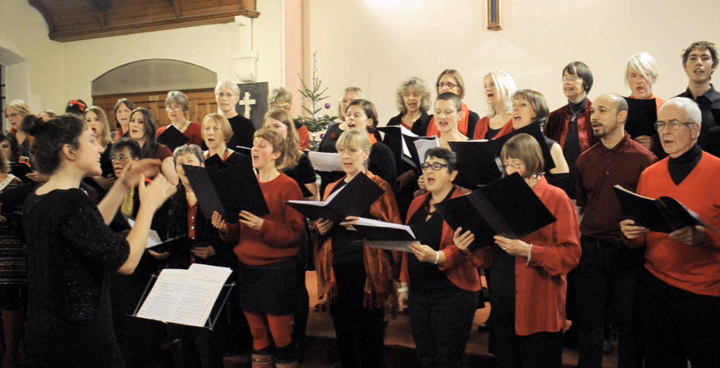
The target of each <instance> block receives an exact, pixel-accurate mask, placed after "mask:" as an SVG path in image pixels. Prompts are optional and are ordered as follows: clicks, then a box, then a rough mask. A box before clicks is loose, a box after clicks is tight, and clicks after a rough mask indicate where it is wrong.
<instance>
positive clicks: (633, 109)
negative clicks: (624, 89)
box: [625, 97, 657, 138]
mask: <svg viewBox="0 0 720 368" xmlns="http://www.w3.org/2000/svg"><path fill="white" fill-rule="evenodd" d="M625 101H627V103H628V116H627V122H626V123H625V130H626V131H627V132H628V134H630V137H631V138H635V137H637V136H640V135H647V136H653V135H654V134H655V133H656V131H655V122H656V121H657V105H656V104H655V99H654V98H653V99H650V100H638V99H635V98H627V97H626V98H625Z"/></svg>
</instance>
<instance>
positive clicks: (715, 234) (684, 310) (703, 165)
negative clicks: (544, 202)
mask: <svg viewBox="0 0 720 368" xmlns="http://www.w3.org/2000/svg"><path fill="white" fill-rule="evenodd" d="M701 122H702V113H701V112H700V108H699V107H698V105H697V104H696V103H695V102H694V101H693V100H691V99H689V98H685V97H675V98H672V99H670V100H668V101H667V102H665V105H663V107H662V108H660V112H659V113H658V122H657V123H656V124H655V126H656V128H657V130H658V135H659V137H660V143H661V144H662V147H663V150H665V152H666V153H667V154H668V157H666V158H664V159H663V160H661V161H659V162H657V163H655V164H654V165H652V166H650V167H648V168H647V169H646V170H645V171H643V173H642V175H641V176H640V181H639V182H638V187H637V192H638V194H640V195H643V196H646V197H650V198H658V197H660V196H668V197H671V198H674V199H676V200H678V201H680V202H681V203H683V204H684V205H685V206H686V207H687V208H688V209H690V210H692V211H694V212H695V213H696V214H697V215H698V216H699V217H700V218H701V219H703V221H705V223H707V224H708V227H704V226H686V227H683V228H681V229H678V230H675V231H673V232H671V233H670V234H667V233H661V232H655V231H650V230H649V229H647V228H645V227H642V226H639V224H635V222H634V221H633V220H629V219H627V220H623V221H622V222H620V229H621V231H622V233H623V235H624V236H625V238H626V242H625V243H626V245H628V246H630V247H641V246H645V269H646V270H647V272H643V275H642V280H641V288H640V290H641V291H640V299H639V300H640V303H641V304H640V308H641V315H642V316H643V319H644V335H645V336H644V337H645V366H646V367H648V368H652V367H686V366H687V361H688V360H689V361H690V364H691V365H692V366H693V368H697V367H720V231H718V229H720V191H719V190H718V188H717V183H718V182H720V158H717V157H715V156H713V155H711V154H709V153H706V152H703V151H702V149H701V148H700V146H698V144H697V141H698V136H700V135H701V134H700V130H701Z"/></svg>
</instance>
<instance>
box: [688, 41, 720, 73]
mask: <svg viewBox="0 0 720 368" xmlns="http://www.w3.org/2000/svg"><path fill="white" fill-rule="evenodd" d="M695 49H700V50H708V51H710V57H712V60H713V63H712V66H713V67H716V66H717V65H718V55H717V49H716V48H715V44H714V43H712V42H709V41H696V42H693V43H692V44H691V45H690V46H688V48H686V49H685V50H683V54H682V58H683V65H686V64H687V61H688V58H689V57H690V53H691V52H693V50H695Z"/></svg>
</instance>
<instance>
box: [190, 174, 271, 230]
mask: <svg viewBox="0 0 720 368" xmlns="http://www.w3.org/2000/svg"><path fill="white" fill-rule="evenodd" d="M183 169H184V170H185V175H187V178H188V180H189V181H190V186H191V187H192V188H193V191H194V192H195V195H196V196H197V199H198V202H199V203H200V208H202V211H203V213H205V214H208V216H211V215H212V213H213V212H215V211H217V212H219V213H220V214H221V215H222V217H223V219H225V221H227V222H229V223H234V222H237V221H238V214H239V213H240V211H243V210H244V211H248V212H250V213H252V214H254V215H256V216H261V217H262V216H265V215H267V214H268V213H270V210H269V209H268V207H267V203H266V202H265V197H264V196H263V193H262V190H261V189H260V184H259V183H258V181H257V178H256V177H255V172H254V171H253V169H252V166H251V165H249V164H247V163H243V164H240V165H230V166H228V167H225V168H223V169H220V168H219V167H217V166H211V167H208V168H203V167H197V166H188V165H183Z"/></svg>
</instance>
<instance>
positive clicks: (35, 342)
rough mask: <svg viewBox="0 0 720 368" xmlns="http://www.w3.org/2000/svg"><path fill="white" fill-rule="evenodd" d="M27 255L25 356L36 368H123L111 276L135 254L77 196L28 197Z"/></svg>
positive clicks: (87, 200)
mask: <svg viewBox="0 0 720 368" xmlns="http://www.w3.org/2000/svg"><path fill="white" fill-rule="evenodd" d="M23 214H24V218H23V226H24V230H25V234H26V241H27V255H28V279H29V280H28V281H29V285H28V288H29V297H28V323H27V333H26V335H25V337H26V340H27V348H28V356H29V358H30V362H31V364H30V365H31V366H33V367H124V366H125V363H124V360H123V357H122V354H121V353H120V350H119V348H118V345H117V342H116V339H115V335H114V333H113V327H112V326H113V325H112V314H111V307H110V298H109V293H108V290H109V286H110V285H109V277H108V276H109V273H110V272H115V271H116V270H117V269H118V268H120V266H121V265H122V264H123V263H125V261H126V260H127V258H128V255H129V253H130V246H129V244H128V243H127V241H126V240H125V238H123V237H122V236H121V235H119V234H117V233H115V232H113V231H112V230H111V229H110V228H109V227H108V226H107V225H105V223H104V222H103V218H102V215H101V214H100V212H99V211H98V209H97V207H96V206H95V203H93V202H92V200H90V198H88V196H87V195H86V194H85V193H84V192H83V191H81V190H80V189H66V190H53V191H51V192H50V193H47V194H44V195H36V194H34V193H33V194H31V195H30V197H29V198H28V199H27V201H26V202H25V205H24V207H23Z"/></svg>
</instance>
